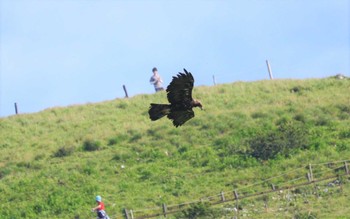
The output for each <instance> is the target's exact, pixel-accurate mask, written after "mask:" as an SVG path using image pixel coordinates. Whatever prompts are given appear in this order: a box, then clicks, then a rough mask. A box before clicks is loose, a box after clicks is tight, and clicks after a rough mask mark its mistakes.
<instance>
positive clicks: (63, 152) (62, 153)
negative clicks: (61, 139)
mask: <svg viewBox="0 0 350 219" xmlns="http://www.w3.org/2000/svg"><path fill="white" fill-rule="evenodd" d="M73 152H74V148H73V147H61V148H59V149H58V150H57V151H56V152H55V153H54V154H53V156H54V157H66V156H69V155H71V154H72V153H73Z"/></svg>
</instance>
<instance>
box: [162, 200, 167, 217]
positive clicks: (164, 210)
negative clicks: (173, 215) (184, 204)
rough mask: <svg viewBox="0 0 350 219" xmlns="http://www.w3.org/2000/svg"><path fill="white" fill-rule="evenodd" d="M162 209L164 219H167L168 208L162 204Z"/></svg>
mask: <svg viewBox="0 0 350 219" xmlns="http://www.w3.org/2000/svg"><path fill="white" fill-rule="evenodd" d="M162 208H163V214H164V217H166V212H167V207H166V204H164V203H163V204H162Z"/></svg>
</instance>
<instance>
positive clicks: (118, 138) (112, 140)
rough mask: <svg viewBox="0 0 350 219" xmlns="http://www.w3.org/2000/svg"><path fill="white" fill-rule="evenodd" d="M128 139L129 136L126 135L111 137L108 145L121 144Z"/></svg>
mask: <svg viewBox="0 0 350 219" xmlns="http://www.w3.org/2000/svg"><path fill="white" fill-rule="evenodd" d="M126 139H127V136H125V135H118V136H115V137H113V138H110V139H109V140H108V145H109V146H112V145H116V144H120V143H121V142H123V141H125V140H126Z"/></svg>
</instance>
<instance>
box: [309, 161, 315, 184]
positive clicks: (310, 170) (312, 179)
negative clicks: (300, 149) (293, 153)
mask: <svg viewBox="0 0 350 219" xmlns="http://www.w3.org/2000/svg"><path fill="white" fill-rule="evenodd" d="M309 173H310V179H311V181H314V176H313V174H312V167H311V163H310V164H309Z"/></svg>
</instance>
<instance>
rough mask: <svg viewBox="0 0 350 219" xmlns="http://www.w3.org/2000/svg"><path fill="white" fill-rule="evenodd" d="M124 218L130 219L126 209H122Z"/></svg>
mask: <svg viewBox="0 0 350 219" xmlns="http://www.w3.org/2000/svg"><path fill="white" fill-rule="evenodd" d="M124 216H125V218H126V219H131V218H129V213H128V209H126V208H124Z"/></svg>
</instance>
